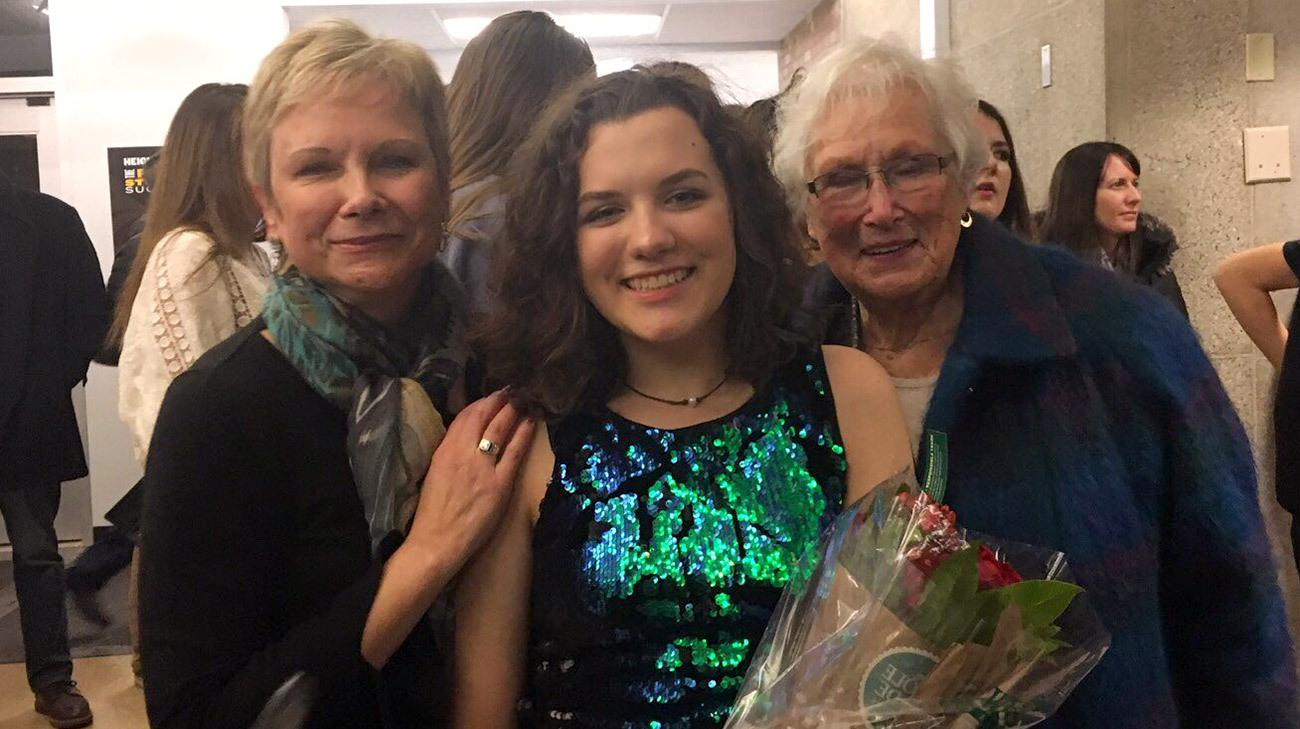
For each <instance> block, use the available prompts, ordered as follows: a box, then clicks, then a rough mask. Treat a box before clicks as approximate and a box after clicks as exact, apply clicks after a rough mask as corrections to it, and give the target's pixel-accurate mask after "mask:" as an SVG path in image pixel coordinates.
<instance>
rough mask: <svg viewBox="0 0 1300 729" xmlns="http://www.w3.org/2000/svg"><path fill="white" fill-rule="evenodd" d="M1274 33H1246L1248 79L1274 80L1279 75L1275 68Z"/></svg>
mask: <svg viewBox="0 0 1300 729" xmlns="http://www.w3.org/2000/svg"><path fill="white" fill-rule="evenodd" d="M1273 59H1274V56H1273V34H1272V33H1247V34H1246V80H1247V81H1272V80H1274V79H1275V78H1277V76H1276V75H1275V71H1274V68H1273Z"/></svg>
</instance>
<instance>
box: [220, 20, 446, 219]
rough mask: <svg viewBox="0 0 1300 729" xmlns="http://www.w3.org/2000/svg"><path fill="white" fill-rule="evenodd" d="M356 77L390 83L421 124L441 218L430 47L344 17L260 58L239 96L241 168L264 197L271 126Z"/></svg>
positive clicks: (439, 92) (442, 158)
mask: <svg viewBox="0 0 1300 729" xmlns="http://www.w3.org/2000/svg"><path fill="white" fill-rule="evenodd" d="M356 84H365V85H376V84H377V85H382V86H386V87H388V88H391V89H392V90H393V91H395V92H397V93H398V94H401V96H402V97H403V98H404V99H405V100H406V101H407V103H409V104H410V105H411V108H412V109H413V110H414V111H415V112H416V114H417V115H418V116H419V117H420V120H421V122H422V123H423V124H424V131H425V134H426V135H427V136H428V139H429V148H430V149H431V150H432V151H433V160H434V167H435V170H434V172H435V179H436V180H437V185H438V199H439V200H440V201H442V205H443V209H442V210H440V211H439V216H438V219H439V220H446V217H447V210H446V207H447V205H448V203H449V198H450V194H449V190H450V185H449V176H450V174H451V155H450V152H449V151H448V142H447V140H448V133H447V103H446V96H445V93H444V91H443V86H442V80H441V79H440V78H439V77H438V69H437V67H436V66H434V63H433V60H432V59H431V58H429V54H427V53H425V52H424V50H423V49H421V48H420V47H419V46H417V45H415V44H414V43H409V42H407V41H398V40H388V39H383V38H374V37H372V36H371V35H369V34H368V33H366V31H364V30H362V29H361V26H359V25H357V24H356V23H353V22H351V21H349V20H337V19H336V20H323V21H319V22H316V23H313V24H311V25H309V26H307V27H305V28H302V29H300V30H298V31H295V32H294V33H292V34H290V35H289V37H288V38H285V39H284V41H283V42H281V43H280V45H278V46H276V47H275V49H274V50H272V51H271V52H270V53H268V54H267V56H266V58H264V59H262V65H261V66H259V67H258V69H257V75H256V76H254V78H253V83H252V85H251V86H250V87H249V92H248V100H247V101H246V102H245V103H244V117H243V131H244V153H243V154H244V172H245V174H246V175H247V176H248V179H249V181H250V182H251V183H252V185H253V186H254V187H256V188H258V189H260V190H262V191H263V192H264V193H265V194H266V195H267V196H268V197H271V198H274V196H273V195H272V192H271V133H272V131H273V130H274V129H275V125H276V124H277V123H278V122H279V121H280V119H281V118H282V117H283V116H284V115H285V114H286V113H287V112H288V111H289V110H290V109H292V108H293V107H294V106H295V105H297V104H300V103H303V102H304V101H307V100H319V99H323V98H328V97H329V96H331V95H333V94H337V93H340V92H343V91H346V90H348V89H349V88H350V87H353V86H354V85H356Z"/></svg>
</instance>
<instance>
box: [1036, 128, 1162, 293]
mask: <svg viewBox="0 0 1300 729" xmlns="http://www.w3.org/2000/svg"><path fill="white" fill-rule="evenodd" d="M1141 174H1142V163H1141V162H1139V161H1138V158H1137V155H1135V154H1133V152H1132V151H1131V150H1130V149H1129V148H1128V147H1125V146H1124V145H1122V144H1115V143H1114V142H1086V143H1084V144H1080V145H1079V146H1077V147H1075V148H1074V149H1072V150H1070V151H1069V152H1066V153H1065V155H1064V156H1063V157H1061V160H1060V161H1059V162H1057V163H1056V170H1055V171H1053V172H1052V185H1051V187H1050V189H1049V190H1048V193H1047V209H1046V210H1045V211H1043V220H1042V224H1041V227H1040V228H1039V231H1038V238H1039V240H1041V241H1043V242H1044V243H1047V244H1049V245H1057V246H1061V247H1063V248H1067V249H1069V250H1071V251H1074V252H1075V253H1076V254H1078V255H1079V256H1080V257H1082V258H1083V259H1084V260H1086V261H1089V262H1091V263H1098V264H1101V265H1102V266H1104V267H1105V268H1108V269H1111V270H1113V271H1116V272H1118V273H1120V274H1121V275H1124V276H1127V277H1129V278H1131V279H1133V280H1136V281H1137V282H1138V283H1141V284H1143V285H1145V286H1150V287H1151V288H1152V289H1155V291H1156V293H1158V294H1160V295H1161V296H1162V297H1164V298H1165V300H1166V301H1168V302H1169V303H1170V304H1173V306H1174V308H1175V309H1178V310H1179V311H1180V312H1182V314H1183V316H1184V317H1186V316H1187V302H1185V301H1184V300H1183V291H1182V288H1181V287H1179V285H1178V277H1177V276H1175V275H1174V271H1173V268H1171V265H1172V263H1173V257H1174V251H1176V250H1178V242H1177V240H1176V239H1175V237H1174V232H1173V230H1171V229H1170V228H1169V226H1167V225H1165V224H1164V223H1162V222H1160V221H1159V220H1157V219H1156V218H1155V217H1154V216H1151V215H1148V214H1146V213H1143V212H1142V193H1141V191H1140V190H1139V189H1138V184H1139V180H1138V178H1139V177H1140V176H1141Z"/></svg>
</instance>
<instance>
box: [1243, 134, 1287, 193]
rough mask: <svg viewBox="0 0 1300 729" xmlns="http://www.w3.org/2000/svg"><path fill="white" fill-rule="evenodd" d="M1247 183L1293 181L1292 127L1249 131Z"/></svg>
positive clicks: (1247, 139)
mask: <svg viewBox="0 0 1300 729" xmlns="http://www.w3.org/2000/svg"><path fill="white" fill-rule="evenodd" d="M1245 142H1246V144H1245V147H1246V182H1247V183H1252V182H1276V181H1278V180H1289V179H1291V127H1255V128H1253V129H1247V130H1246V134H1245Z"/></svg>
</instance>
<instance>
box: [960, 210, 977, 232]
mask: <svg viewBox="0 0 1300 729" xmlns="http://www.w3.org/2000/svg"><path fill="white" fill-rule="evenodd" d="M974 224H975V218H974V217H972V216H971V214H970V211H969V210H967V211H966V214H965V215H963V216H961V227H963V228H969V227H971V226H972V225H974Z"/></svg>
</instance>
